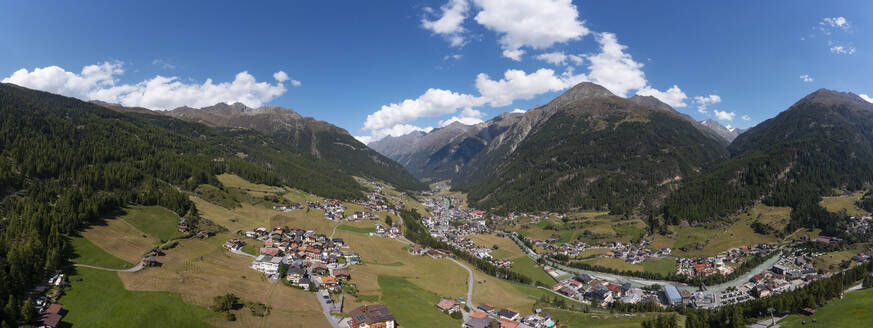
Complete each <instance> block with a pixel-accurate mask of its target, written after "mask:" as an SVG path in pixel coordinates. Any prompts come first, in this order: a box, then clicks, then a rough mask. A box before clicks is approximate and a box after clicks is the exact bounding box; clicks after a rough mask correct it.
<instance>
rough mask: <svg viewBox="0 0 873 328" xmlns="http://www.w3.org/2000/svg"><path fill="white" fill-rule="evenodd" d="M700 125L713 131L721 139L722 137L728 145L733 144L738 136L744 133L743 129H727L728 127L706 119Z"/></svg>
mask: <svg viewBox="0 0 873 328" xmlns="http://www.w3.org/2000/svg"><path fill="white" fill-rule="evenodd" d="M700 124H701V125H703V126H705V127H707V128H709V129H711V130H712V131H713V132H715V133H716V134H718V136H719V137H721V138H722V139H724V140H725V141H727V142H728V143H731V142H733V141H734V139H736V138H737V136H739V135H740V133H743V130H742V129H738V128H727V127H726V126H724V125H721V123H718V122H716V121H715V120H713V119H709V118H708V119H705V120H703V121H700Z"/></svg>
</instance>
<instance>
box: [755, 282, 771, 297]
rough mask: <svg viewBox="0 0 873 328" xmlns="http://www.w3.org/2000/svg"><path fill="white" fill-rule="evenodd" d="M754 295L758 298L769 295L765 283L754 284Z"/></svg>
mask: <svg viewBox="0 0 873 328" xmlns="http://www.w3.org/2000/svg"><path fill="white" fill-rule="evenodd" d="M755 296H757V297H758V298H763V297H767V296H770V288H769V287H767V285H758V286H755Z"/></svg>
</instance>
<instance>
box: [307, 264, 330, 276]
mask: <svg viewBox="0 0 873 328" xmlns="http://www.w3.org/2000/svg"><path fill="white" fill-rule="evenodd" d="M309 270H310V271H312V273H314V274H317V275H323V274H326V273H327V265H326V264H324V263H321V262H311V264H310V267H309Z"/></svg>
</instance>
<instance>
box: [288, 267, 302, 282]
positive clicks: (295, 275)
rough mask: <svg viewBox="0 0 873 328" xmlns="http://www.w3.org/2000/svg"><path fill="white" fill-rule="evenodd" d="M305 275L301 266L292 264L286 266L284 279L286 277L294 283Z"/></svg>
mask: <svg viewBox="0 0 873 328" xmlns="http://www.w3.org/2000/svg"><path fill="white" fill-rule="evenodd" d="M305 275H306V271H303V269H302V268H300V267H298V266H292V267H290V268H288V273H287V275H286V276H285V279H288V281H290V282H291V283H294V284H296V283H299V282H300V279H303V277H304V276H305Z"/></svg>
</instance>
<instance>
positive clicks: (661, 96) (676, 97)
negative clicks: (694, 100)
mask: <svg viewBox="0 0 873 328" xmlns="http://www.w3.org/2000/svg"><path fill="white" fill-rule="evenodd" d="M637 94H638V95H640V96H652V97H655V98H658V100H660V101H663V102H664V103H665V104H667V105H670V106H672V107H673V108H679V107H685V106H688V104H686V103H685V99H687V98H688V96H686V95H685V92H682V89H679V86H678V85H675V84H674V85H673V87H672V88H670V89H667V91H659V90H656V89H653V88H652V87H649V86H646V87H643V88H642V89H639V90H637Z"/></svg>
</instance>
